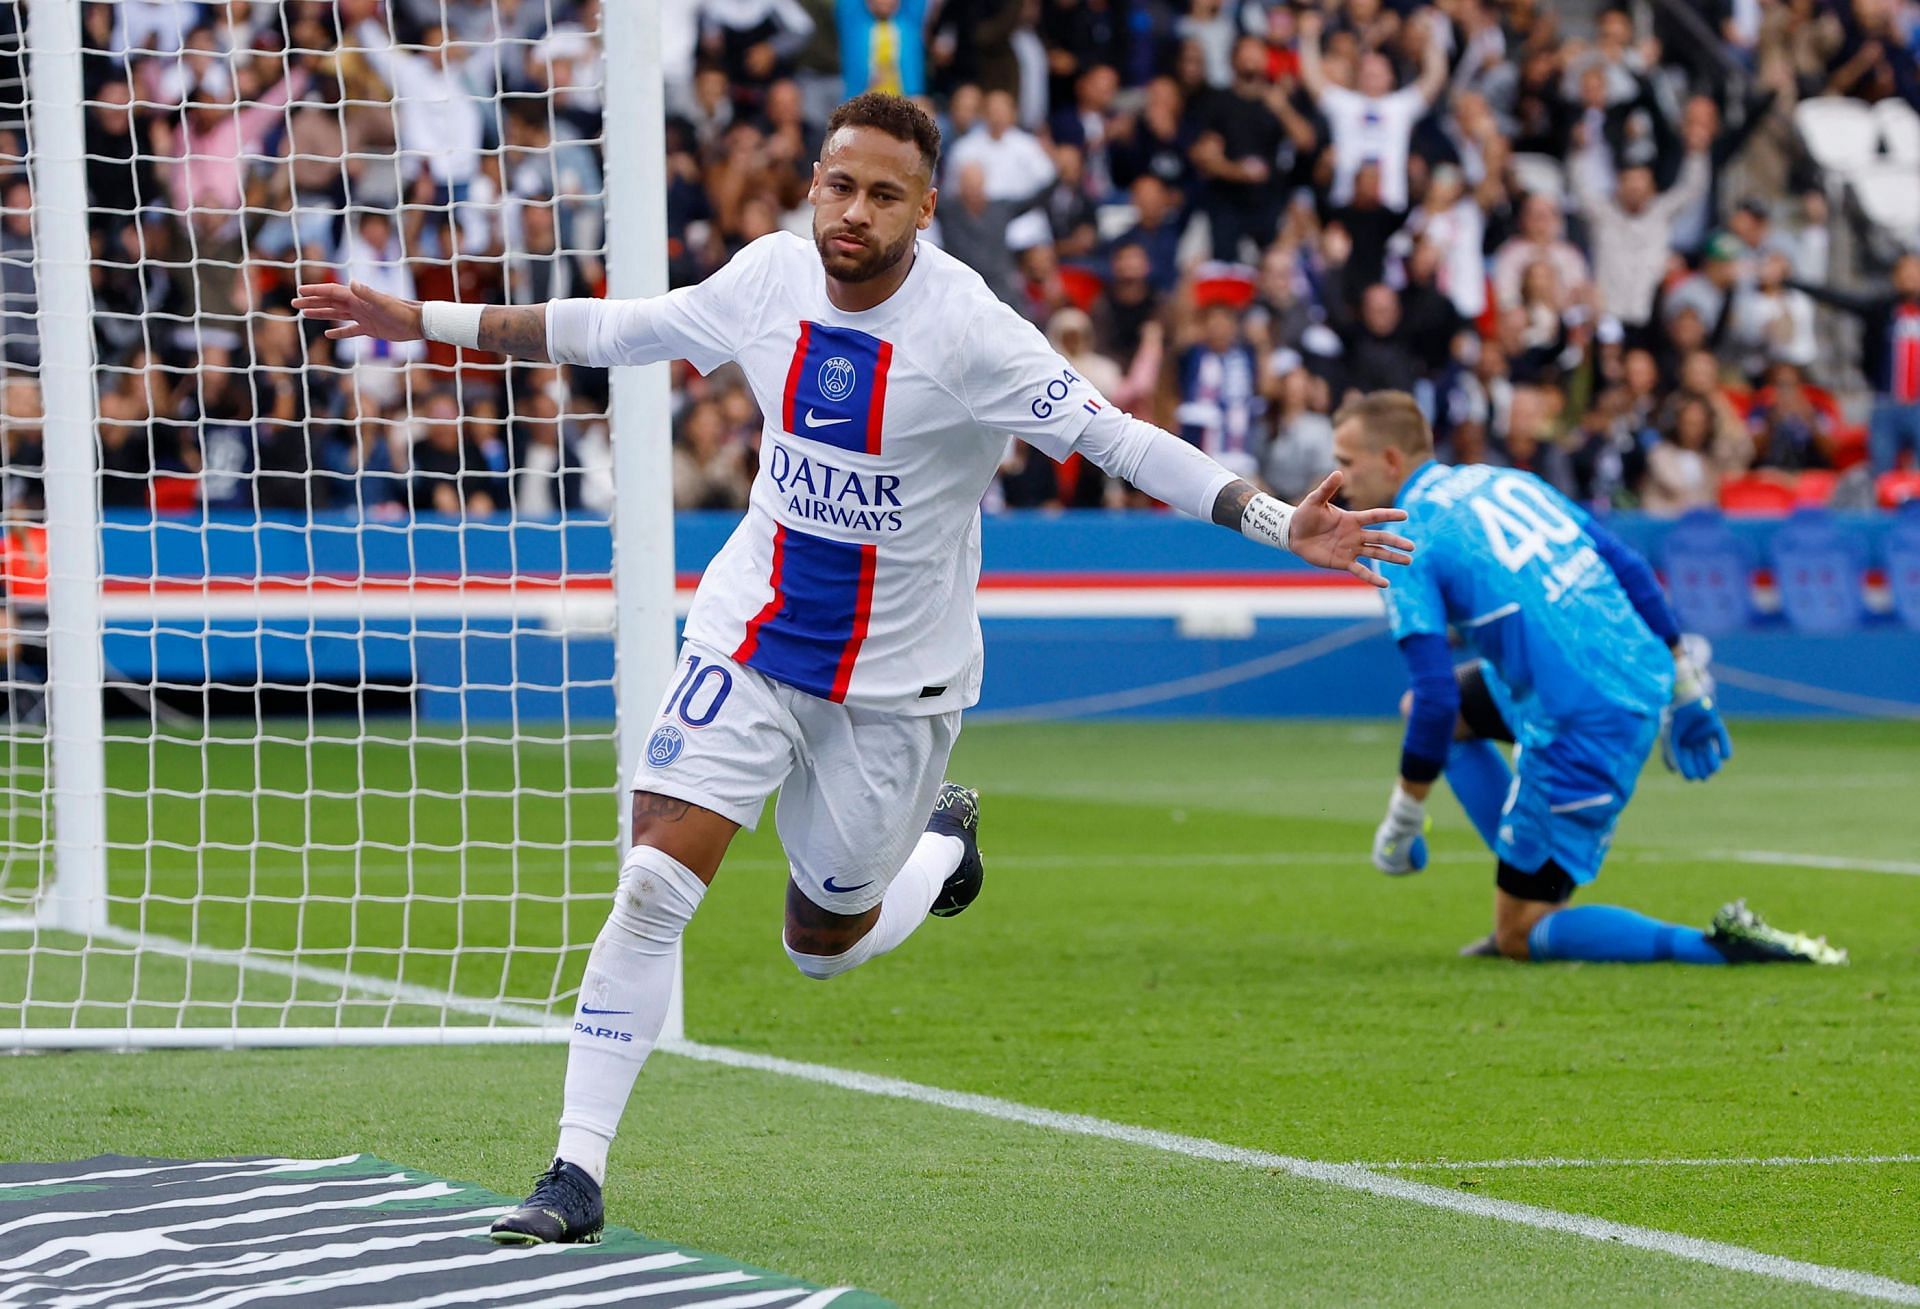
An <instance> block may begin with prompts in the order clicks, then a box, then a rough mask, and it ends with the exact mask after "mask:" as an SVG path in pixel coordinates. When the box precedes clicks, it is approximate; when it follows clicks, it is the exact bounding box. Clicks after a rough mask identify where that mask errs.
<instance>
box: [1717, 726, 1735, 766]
mask: <svg viewBox="0 0 1920 1309" xmlns="http://www.w3.org/2000/svg"><path fill="white" fill-rule="evenodd" d="M1720 758H1721V761H1722V762H1725V761H1726V760H1728V759H1731V758H1733V738H1732V737H1731V736H1729V735H1727V725H1726V724H1725V723H1722V724H1720Z"/></svg>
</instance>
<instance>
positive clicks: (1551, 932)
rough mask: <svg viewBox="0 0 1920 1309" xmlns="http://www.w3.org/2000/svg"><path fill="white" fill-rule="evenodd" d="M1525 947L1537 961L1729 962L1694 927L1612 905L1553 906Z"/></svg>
mask: <svg viewBox="0 0 1920 1309" xmlns="http://www.w3.org/2000/svg"><path fill="white" fill-rule="evenodd" d="M1527 950H1528V953H1529V955H1530V957H1531V958H1532V959H1533V961H1534V962H1535V963H1540V962H1543V961H1545V960H1548V959H1584V960H1587V961H1589V962H1592V963H1621V964H1658V963H1667V962H1669V961H1671V962H1673V963H1676V964H1724V963H1725V962H1727V957H1726V956H1725V955H1723V954H1721V953H1720V951H1719V950H1717V949H1715V948H1714V946H1713V943H1712V942H1711V941H1709V940H1707V934H1706V933H1705V932H1703V931H1701V930H1700V929H1699V928H1697V927H1681V926H1679V925H1677V924H1675V923H1663V922H1661V921H1660V920H1659V919H1658V918H1649V917H1647V916H1646V915H1645V914H1642V913H1636V912H1634V911H1633V910H1631V909H1622V908H1619V907H1618V906H1616V905H1610V904H1586V905H1579V906H1577V907H1576V908H1572V909H1559V910H1555V911H1554V912H1553V913H1550V914H1548V915H1547V916H1546V917H1545V918H1542V919H1541V920H1540V921H1539V922H1537V923H1535V924H1534V925H1533V930H1532V931H1531V932H1528V933H1527Z"/></svg>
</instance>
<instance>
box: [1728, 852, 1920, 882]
mask: <svg viewBox="0 0 1920 1309" xmlns="http://www.w3.org/2000/svg"><path fill="white" fill-rule="evenodd" d="M1699 857H1700V858H1702V859H1726V860H1731V861H1732V862H1734V863H1740V864H1767V865H1771V866H1773V867H1778V868H1825V869H1831V870H1832V871H1834V872H1841V873H1891V874H1893V875H1894V876H1895V877H1920V863H1909V862H1906V861H1904V860H1900V859H1849V858H1846V857H1844V856H1841V855H1825V854H1796V853H1795V852H1793V851H1791V850H1708V851H1706V852H1704V853H1703V854H1701V855H1700V856H1699Z"/></svg>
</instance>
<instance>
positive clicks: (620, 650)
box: [0, 0, 682, 1051]
mask: <svg viewBox="0 0 1920 1309" xmlns="http://www.w3.org/2000/svg"><path fill="white" fill-rule="evenodd" d="M660 4H661V0H620V2H619V3H607V2H604V0H603V2H602V3H600V4H598V5H595V4H591V3H574V2H573V0H548V2H547V3H544V4H542V5H539V6H523V5H501V4H497V3H483V4H478V5H465V6H460V7H459V10H458V12H455V11H454V10H453V9H452V8H451V7H447V6H439V7H438V19H439V21H438V22H435V21H434V18H433V15H432V14H431V13H430V12H429V11H430V10H432V9H433V8H435V7H433V6H420V5H405V4H399V3H394V2H391V0H390V2H389V3H385V4H375V3H373V0H342V2H341V3H337V4H335V3H327V4H288V5H271V6H260V5H256V6H253V7H252V10H251V11H246V12H243V9H242V7H238V6H233V7H230V6H224V5H222V6H202V7H200V12H199V13H198V14H197V15H190V16H189V17H186V18H182V17H181V16H180V15H181V14H183V13H188V12H189V11H187V10H186V9H185V7H176V8H175V10H174V12H173V13H172V14H169V13H167V12H164V11H166V10H167V7H164V6H150V7H134V6H128V7H126V8H125V9H122V8H121V7H119V6H112V7H102V6H83V5H82V4H80V3H79V2H78V0H28V4H27V5H26V6H23V8H24V9H25V10H26V13H27V23H26V33H25V37H26V40H25V50H24V61H25V64H26V66H27V68H28V76H27V82H28V85H27V86H26V87H25V88H24V92H25V93H24V96H23V97H22V98H23V100H24V102H25V104H26V111H25V112H24V114H23V118H24V122H23V123H22V124H21V137H22V140H23V144H24V155H25V157H26V159H27V161H28V164H29V175H30V179H31V203H30V212H31V219H32V235H31V251H30V256H31V262H32V270H33V274H34V283H33V292H34V303H33V305H32V306H31V310H30V317H31V322H32V330H31V332H30V333H29V335H30V336H31V337H32V338H34V339H33V340H32V342H31V348H22V349H20V350H18V351H16V350H15V348H14V347H15V345H16V343H17V337H18V333H16V332H15V330H14V327H13V326H12V325H13V324H14V323H16V322H18V321H24V319H23V318H22V306H21V305H20V304H19V303H17V302H16V300H15V297H14V296H13V294H12V291H13V287H12V284H11V283H10V284H9V294H8V297H7V299H6V302H5V303H4V305H3V306H0V309H4V314H5V319H4V321H5V322H6V323H7V324H8V326H7V327H6V329H5V331H4V332H0V336H4V337H5V344H6V357H5V360H4V371H3V372H0V379H3V380H4V385H5V387H6V416H7V431H6V433H5V434H4V435H3V436H0V533H3V539H0V576H4V579H5V582H6V591H7V596H6V599H7V604H6V608H5V611H4V622H0V646H3V647H4V650H5V654H6V663H5V669H6V671H5V678H4V685H0V692H4V695H5V721H4V724H3V726H4V730H5V731H6V733H7V737H8V742H7V749H6V751H5V759H4V762H3V764H0V772H4V774H5V776H4V778H0V792H4V801H5V803H4V805H3V806H0V1051H4V1050H7V1049H10V1048H12V1049H25V1048H61V1047H65V1048H146V1047H155V1048H159V1047H178V1046H255V1045H257V1046H293V1045H387V1044H410V1043H522V1042H529V1041H563V1040H565V1039H566V1037H567V1035H568V1033H569V1030H570V1017H571V1012H572V1007H573V997H574V994H575V991H576V989H577V986H578V982H579V976H580V972H581V969H582V968H583V966H584V963H585V956H586V952H587V949H588V948H589V947H590V945H591V943H592V940H593V937H594V934H595V933H596V931H597V930H598V927H599V925H600V922H601V920H602V919H603V918H604V916H605V909H606V905H607V902H608V899H609V897H610V896H611V894H612V892H613V888H614V884H615V875H616V872H617V869H618V867H619V864H620V859H621V852H622V850H623V849H624V847H625V844H626V841H627V835H628V833H627V813H626V810H627V801H626V795H627V792H626V786H627V782H628V780H629V779H630V778H631V776H632V774H633V771H634V763H635V762H636V760H637V758H638V754H639V751H640V749H641V748H642V744H643V741H644V737H645V733H646V731H647V728H648V726H649V723H650V720H651V717H652V714H653V711H654V709H655V707H656V705H657V704H658V702H659V699H660V697H661V695H662V693H663V692H664V690H665V687H666V684H667V680H668V677H669V675H670V673H671V669H672V662H673V649H674V641H675V624H676V597H675V589H674V580H675V579H674V569H673V515H672V476H671V471H672V470H671V452H670V446H669V440H668V435H669V429H670V421H671V420H670V414H671V396H670V390H669V373H668V370H667V368H666V367H665V366H657V367H653V368H646V369H622V370H615V371H614V372H613V373H612V374H611V375H610V376H607V375H600V374H594V373H591V372H589V371H588V370H573V369H567V368H562V367H559V366H549V365H528V364H516V363H509V362H505V361H501V360H499V359H497V358H493V357H484V356H479V355H477V354H474V353H466V354H462V353H460V352H457V351H453V350H452V349H451V348H450V347H447V348H442V347H431V348H422V349H421V350H419V351H417V352H415V351H393V352H389V351H387V350H386V349H385V348H384V347H373V346H370V345H365V344H362V343H352V345H351V348H349V344H348V343H341V344H340V345H338V346H336V345H335V344H334V343H330V342H326V341H324V340H322V339H319V338H318V335H317V331H315V330H314V329H312V328H311V327H310V326H303V325H301V324H299V323H298V322H297V320H296V319H295V317H294V315H293V314H292V313H291V311H290V310H289V309H288V307H287V305H286V299H287V296H288V294H289V288H290V287H291V285H293V284H295V283H297V282H298V281H314V280H325V279H327V278H329V277H337V278H341V279H343V280H344V279H346V278H349V277H357V278H362V279H374V280H377V281H378V282H379V284H381V285H383V286H385V287H387V288H388V289H393V288H396V287H400V286H414V285H416V283H417V287H416V290H417V294H419V295H420V296H421V297H422V298H453V297H457V298H462V299H469V300H471V299H480V300H483V301H484V302H486V303H530V302H534V301H537V300H542V299H547V298H553V297H554V296H558V295H590V294H607V295H614V296H645V295H657V294H660V293H661V292H664V291H665V290H666V244H667V242H666V213H665V194H666V185H665V139H664V106H663V102H662V88H661V81H660V77H659V75H658V69H659V68H660V60H659V45H660ZM83 15H84V16H83ZM169 24H172V26H169ZM368 24H371V25H372V26H368ZM109 29H110V30H109ZM449 87H451V88H455V90H456V93H455V94H454V95H451V96H449V95H448V94H446V92H447V88H449ZM436 115H440V117H438V118H436ZM6 131H7V126H6V125H5V124H4V123H0V136H3V135H4V134H5V132H6ZM469 134H470V135H469ZM3 172H4V168H0V173H3ZM0 183H3V184H5V185H7V186H8V187H9V190H8V191H7V195H8V201H7V208H8V210H9V211H11V210H12V208H13V207H14V205H15V199H16V197H17V196H18V194H19V193H18V192H16V191H15V190H13V189H12V186H13V182H12V180H11V177H10V175H9V176H7V177H5V178H0ZM0 218H5V219H9V220H10V219H11V213H10V212H9V213H8V214H7V215H4V216H0ZM9 230H11V229H9ZM8 257H12V248H11V247H9V248H5V249H0V258H8ZM36 651H37V653H36ZM39 761H44V770H42V769H41V768H40V767H39ZM681 1033H682V1020H681V1003H680V998H679V993H678V991H677V990H676V995H675V999H674V1004H673V1009H672V1013H671V1015H670V1018H669V1022H668V1027H667V1031H666V1033H665V1036H666V1037H667V1038H668V1039H672V1038H676V1037H678V1036H680V1035H681Z"/></svg>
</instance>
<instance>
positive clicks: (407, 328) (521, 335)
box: [293, 282, 553, 363]
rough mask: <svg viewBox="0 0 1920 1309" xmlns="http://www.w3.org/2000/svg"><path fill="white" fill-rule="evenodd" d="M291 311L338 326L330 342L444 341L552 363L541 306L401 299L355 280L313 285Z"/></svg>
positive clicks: (329, 331)
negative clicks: (356, 339)
mask: <svg viewBox="0 0 1920 1309" xmlns="http://www.w3.org/2000/svg"><path fill="white" fill-rule="evenodd" d="M293 307H294V308H295V309H297V310H299V311H300V312H301V313H303V314H305V315H306V316H307V317H308V318H314V319H318V320H320V321H321V322H326V323H337V324H339V326H337V327H330V328H328V329H327V335H328V336H329V337H331V338H332V339H333V340H336V341H342V340H346V339H348V338H349V337H355V336H371V337H375V338H377V339H379V340H382V341H447V342H450V343H452V344H454V345H465V346H471V347H473V348H475V349H479V350H489V351H492V352H493V353H494V354H502V355H508V356H510V357H512V358H514V359H534V360H539V361H540V362H542V363H545V362H547V361H549V360H550V359H552V357H553V356H552V355H551V354H549V353H548V349H547V307H546V306H545V305H485V306H481V305H463V304H455V303H453V302H452V301H448V300H428V301H420V300H402V299H401V298H400V297H399V296H395V295H388V294H386V293H385V292H384V291H376V290H374V289H373V288H372V287H370V286H367V285H364V284H363V283H360V282H350V283H348V284H347V285H344V286H342V285H341V284H340V283H338V282H312V283H309V284H307V285H306V286H303V287H301V288H300V294H299V295H298V296H297V297H296V298H295V299H294V302H293Z"/></svg>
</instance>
